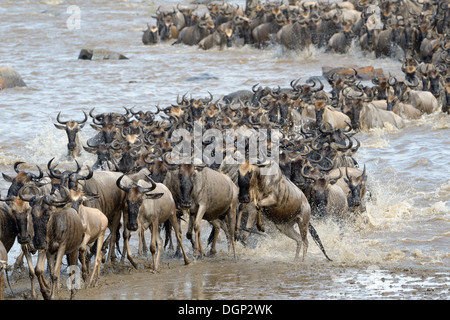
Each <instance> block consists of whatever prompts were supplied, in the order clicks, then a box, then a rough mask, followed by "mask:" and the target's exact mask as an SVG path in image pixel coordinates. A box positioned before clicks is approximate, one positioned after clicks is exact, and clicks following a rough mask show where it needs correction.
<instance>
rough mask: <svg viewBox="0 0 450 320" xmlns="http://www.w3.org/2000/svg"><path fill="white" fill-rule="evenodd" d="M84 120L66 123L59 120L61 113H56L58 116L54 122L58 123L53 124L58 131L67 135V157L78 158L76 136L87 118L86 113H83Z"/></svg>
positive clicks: (78, 150)
mask: <svg viewBox="0 0 450 320" xmlns="http://www.w3.org/2000/svg"><path fill="white" fill-rule="evenodd" d="M83 113H84V119H83V120H81V121H75V120H68V121H62V120H61V119H60V116H61V111H60V112H58V116H57V117H56V121H58V123H54V125H55V127H56V128H57V129H60V130H65V131H66V134H67V139H68V141H69V142H68V143H67V148H68V149H69V155H70V156H72V157H78V156H80V154H81V153H80V145H79V143H78V142H77V134H78V132H79V131H80V130H81V129H82V128H83V127H84V125H85V123H86V121H87V119H88V116H87V114H86V112H84V111H83Z"/></svg>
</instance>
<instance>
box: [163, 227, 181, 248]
mask: <svg viewBox="0 0 450 320" xmlns="http://www.w3.org/2000/svg"><path fill="white" fill-rule="evenodd" d="M164 231H165V235H166V236H165V240H164V249H165V248H166V246H167V245H169V249H170V250H173V242H172V235H171V232H172V224H171V223H170V221H169V220H166V221H165V222H164ZM177 251H178V248H177Z"/></svg>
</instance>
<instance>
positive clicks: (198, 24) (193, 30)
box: [175, 17, 214, 46]
mask: <svg viewBox="0 0 450 320" xmlns="http://www.w3.org/2000/svg"><path fill="white" fill-rule="evenodd" d="M213 28H214V23H212V21H211V20H208V19H207V18H206V17H196V20H195V23H194V24H193V25H191V26H189V27H185V28H183V29H181V31H180V33H179V34H178V40H177V41H176V42H175V43H183V44H186V45H189V46H194V45H198V44H199V42H200V41H201V40H202V39H203V38H205V37H206V36H208V35H209V34H210V30H211V29H213Z"/></svg>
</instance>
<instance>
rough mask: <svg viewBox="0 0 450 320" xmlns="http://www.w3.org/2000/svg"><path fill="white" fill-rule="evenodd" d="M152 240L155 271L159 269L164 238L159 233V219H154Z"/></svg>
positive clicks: (151, 246) (151, 249)
mask: <svg viewBox="0 0 450 320" xmlns="http://www.w3.org/2000/svg"><path fill="white" fill-rule="evenodd" d="M151 231H152V240H151V242H150V252H151V253H152V258H153V271H154V272H156V271H158V267H159V259H160V255H161V249H162V239H161V236H160V235H159V226H158V219H153V221H152V224H151Z"/></svg>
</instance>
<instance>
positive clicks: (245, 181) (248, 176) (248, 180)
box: [238, 161, 255, 203]
mask: <svg viewBox="0 0 450 320" xmlns="http://www.w3.org/2000/svg"><path fill="white" fill-rule="evenodd" d="M254 169H255V167H254V166H253V165H252V164H250V163H249V162H248V161H245V162H244V163H242V164H241V165H240V166H239V170H238V187H239V194H238V199H239V202H240V203H249V202H250V201H251V191H250V189H251V188H252V178H253V176H254V174H255V172H254Z"/></svg>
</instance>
